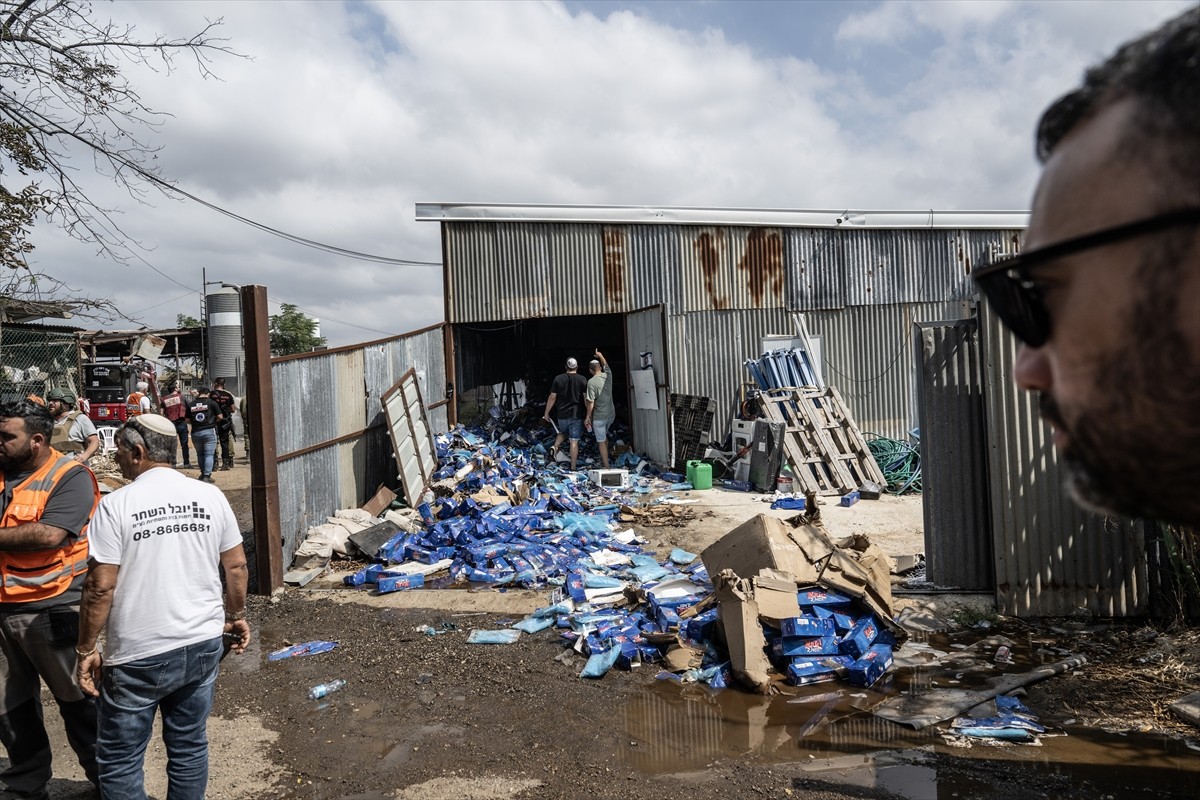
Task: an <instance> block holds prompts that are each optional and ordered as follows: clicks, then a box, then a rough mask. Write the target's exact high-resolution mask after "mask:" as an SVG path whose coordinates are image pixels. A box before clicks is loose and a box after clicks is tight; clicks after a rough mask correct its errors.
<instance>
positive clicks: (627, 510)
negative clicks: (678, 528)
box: [620, 504, 695, 526]
mask: <svg viewBox="0 0 1200 800" xmlns="http://www.w3.org/2000/svg"><path fill="white" fill-rule="evenodd" d="M693 516H695V514H694V513H693V512H692V510H691V509H690V508H688V507H686V506H673V505H669V504H663V505H655V506H629V505H623V506H621V517H620V520H621V522H623V523H624V524H626V525H630V524H635V525H645V526H656V525H678V524H679V523H681V522H686V521H687V520H690V519H691V518H692V517H693Z"/></svg>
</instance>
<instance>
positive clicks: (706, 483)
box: [687, 461, 712, 489]
mask: <svg viewBox="0 0 1200 800" xmlns="http://www.w3.org/2000/svg"><path fill="white" fill-rule="evenodd" d="M687 479H688V483H690V484H691V485H692V488H693V489H711V488H712V464H709V463H707V462H705V461H689V462H687Z"/></svg>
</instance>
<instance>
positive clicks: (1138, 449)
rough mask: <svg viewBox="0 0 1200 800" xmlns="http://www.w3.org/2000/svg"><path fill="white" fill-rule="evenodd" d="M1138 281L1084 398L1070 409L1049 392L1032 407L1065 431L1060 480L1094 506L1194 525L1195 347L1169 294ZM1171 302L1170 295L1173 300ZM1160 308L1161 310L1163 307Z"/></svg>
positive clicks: (1198, 459) (1199, 436)
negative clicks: (1116, 342)
mask: <svg viewBox="0 0 1200 800" xmlns="http://www.w3.org/2000/svg"><path fill="white" fill-rule="evenodd" d="M1154 292H1155V287H1153V286H1147V287H1146V288H1145V290H1144V293H1143V295H1142V297H1141V298H1140V300H1139V302H1138V303H1136V304H1135V308H1134V310H1133V324H1132V325H1131V331H1130V335H1128V336H1127V337H1126V338H1125V340H1124V344H1123V346H1122V347H1121V348H1120V349H1119V350H1118V351H1117V352H1115V353H1112V354H1110V355H1108V356H1106V357H1104V358H1101V359H1098V360H1097V362H1096V363H1095V364H1094V365H1093V368H1092V370H1091V374H1090V379H1091V383H1092V390H1091V392H1090V394H1089V396H1088V399H1089V400H1091V401H1092V402H1090V403H1089V404H1088V405H1087V406H1082V407H1076V408H1074V409H1070V411H1071V412H1072V413H1071V417H1072V418H1071V419H1070V421H1068V420H1067V419H1066V417H1065V416H1064V413H1063V409H1061V408H1059V406H1058V405H1057V404H1056V403H1055V401H1054V400H1053V398H1051V397H1050V396H1049V395H1045V394H1043V395H1042V396H1041V398H1040V401H1039V407H1040V409H1041V412H1042V416H1043V418H1044V419H1046V420H1047V421H1049V422H1051V423H1052V424H1053V425H1054V426H1055V427H1056V428H1058V429H1059V430H1061V431H1062V432H1063V433H1064V434H1065V435H1066V437H1067V439H1066V444H1065V447H1064V449H1063V450H1062V452H1061V454H1060V455H1061V459H1062V462H1063V464H1064V466H1065V468H1066V472H1067V488H1068V489H1069V490H1070V492H1071V495H1072V497H1073V498H1074V499H1075V501H1076V502H1078V503H1079V504H1080V505H1083V506H1085V507H1087V508H1089V509H1091V510H1094V511H1099V512H1101V513H1105V512H1109V513H1115V514H1120V515H1124V516H1129V517H1146V518H1149V519H1156V520H1160V521H1163V522H1174V523H1182V524H1185V525H1196V524H1200V489H1198V488H1197V487H1200V353H1196V352H1195V351H1194V350H1193V347H1194V345H1192V346H1189V343H1188V341H1187V339H1186V337H1185V336H1184V335H1183V333H1182V331H1180V329H1179V326H1178V325H1177V324H1175V325H1173V324H1171V320H1174V319H1177V316H1176V311H1177V309H1176V308H1169V309H1164V308H1163V306H1164V305H1167V306H1171V305H1174V303H1172V302H1170V301H1165V299H1164V297H1163V296H1162V295H1158V296H1154V294H1153V293H1154ZM1176 302H1177V301H1176ZM1164 311H1167V312H1168V313H1164Z"/></svg>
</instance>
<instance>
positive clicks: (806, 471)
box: [762, 396, 838, 495]
mask: <svg viewBox="0 0 1200 800" xmlns="http://www.w3.org/2000/svg"><path fill="white" fill-rule="evenodd" d="M762 400H763V413H764V414H765V416H766V418H767V420H769V421H770V422H774V423H779V424H782V425H783V426H784V429H785V431H786V433H785V434H784V437H783V452H784V456H785V457H786V458H787V461H788V463H789V464H790V465H791V467H792V475H793V476H794V477H795V479H796V481H797V482H798V483H799V487H798V490H799V491H800V492H803V493H805V494H807V493H813V494H819V495H831V494H838V487H837V480H836V479H832V478H831V475H830V472H829V468H828V465H827V464H826V462H825V457H824V455H822V454H821V448H820V446H819V444H818V443H817V441H816V437H815V436H814V430H815V429H814V428H813V426H812V425H811V424H809V423H808V422H807V421H806V420H803V419H801V420H797V419H796V418H795V414H794V412H793V411H792V410H791V409H785V408H784V404H785V403H790V401H789V400H787V398H779V399H778V400H777V399H775V398H768V397H766V396H763V398H762Z"/></svg>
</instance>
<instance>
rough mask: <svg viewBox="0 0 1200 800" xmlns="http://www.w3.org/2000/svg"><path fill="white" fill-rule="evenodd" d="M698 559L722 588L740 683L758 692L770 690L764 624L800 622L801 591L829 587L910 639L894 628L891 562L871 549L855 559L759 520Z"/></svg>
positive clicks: (817, 537)
mask: <svg viewBox="0 0 1200 800" xmlns="http://www.w3.org/2000/svg"><path fill="white" fill-rule="evenodd" d="M700 557H701V559H703V561H704V567H705V569H707V570H708V574H709V575H711V576H712V578H713V584H714V586H715V587H716V593H715V594H716V598H717V602H718V604H719V606H720V609H721V622H720V624H721V629H722V632H723V633H724V636H725V643H726V646H727V647H728V649H729V660H730V666H731V668H732V669H733V673H734V676H735V677H736V678H737V679H738V680H739V681H740V682H741V683H743V684H744V685H746V686H748V687H749V688H751V689H754V690H755V691H758V692H761V693H764V694H766V693H769V692H770V691H771V690H772V689H771V685H772V683H771V682H772V677H771V673H772V670H771V664H770V661H769V660H768V659H767V657H766V653H765V648H766V639H765V637H764V636H763V630H762V623H766V624H768V625H774V626H775V627H778V623H779V621H780V620H782V619H786V618H788V617H794V616H798V615H799V613H800V607H799V605H798V603H797V601H796V589H797V587H798V586H813V585H817V586H824V587H825V588H828V589H832V590H834V591H836V592H840V593H841V594H845V595H849V596H850V597H854V598H856V599H858V600H859V601H861V602H862V604H863V605H865V606H866V608H867V609H869V610H871V611H872V612H874V614H875V617H876V618H877V619H878V620H879V621H880V622H881V624H883V625H884V626H885V627H887V628H889V629H890V630H892V631H893V632H895V633H897V635H899V636H901V637H902V636H903V635H904V634H903V631H902V630H901V629H900V628H899V626H897V625H896V624H895V623H894V622H893V620H892V595H891V576H890V574H889V572H888V570H887V569H886V567H884V568H881V566H882V565H883V564H884V563H885V561H886V556H884V555H883V554H882V552H881V551H879V550H878V548H875V547H874V546H873V545H872V546H870V547H867V548H866V549H865V550H864V551H862V555H860V556H859V558H857V559H856V558H855V557H854V556H853V555H851V554H850V551H848V550H843V549H841V548H839V547H838V546H837V545H835V544H834V543H833V541H832V540H830V538H829V537H828V536H827V535H826V534H825V532H824V531H822V530H821V529H820V528H816V527H814V526H811V525H800V526H793V525H791V524H789V523H788V522H786V521H784V520H780V519H776V518H775V517H769V516H767V515H766V514H759V515H758V516H757V517H754V518H753V519H750V520H748V521H747V522H745V523H743V524H741V525H739V526H738V527H737V528H734V529H733V530H732V531H730V532H729V533H727V534H725V536H723V537H721V538H720V539H719V540H717V541H716V542H714V543H713V544H711V545H710V546H709V547H708V548H706V549H705V550H704V552H703V553H701V554H700ZM860 560H861V562H862V563H860Z"/></svg>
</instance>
